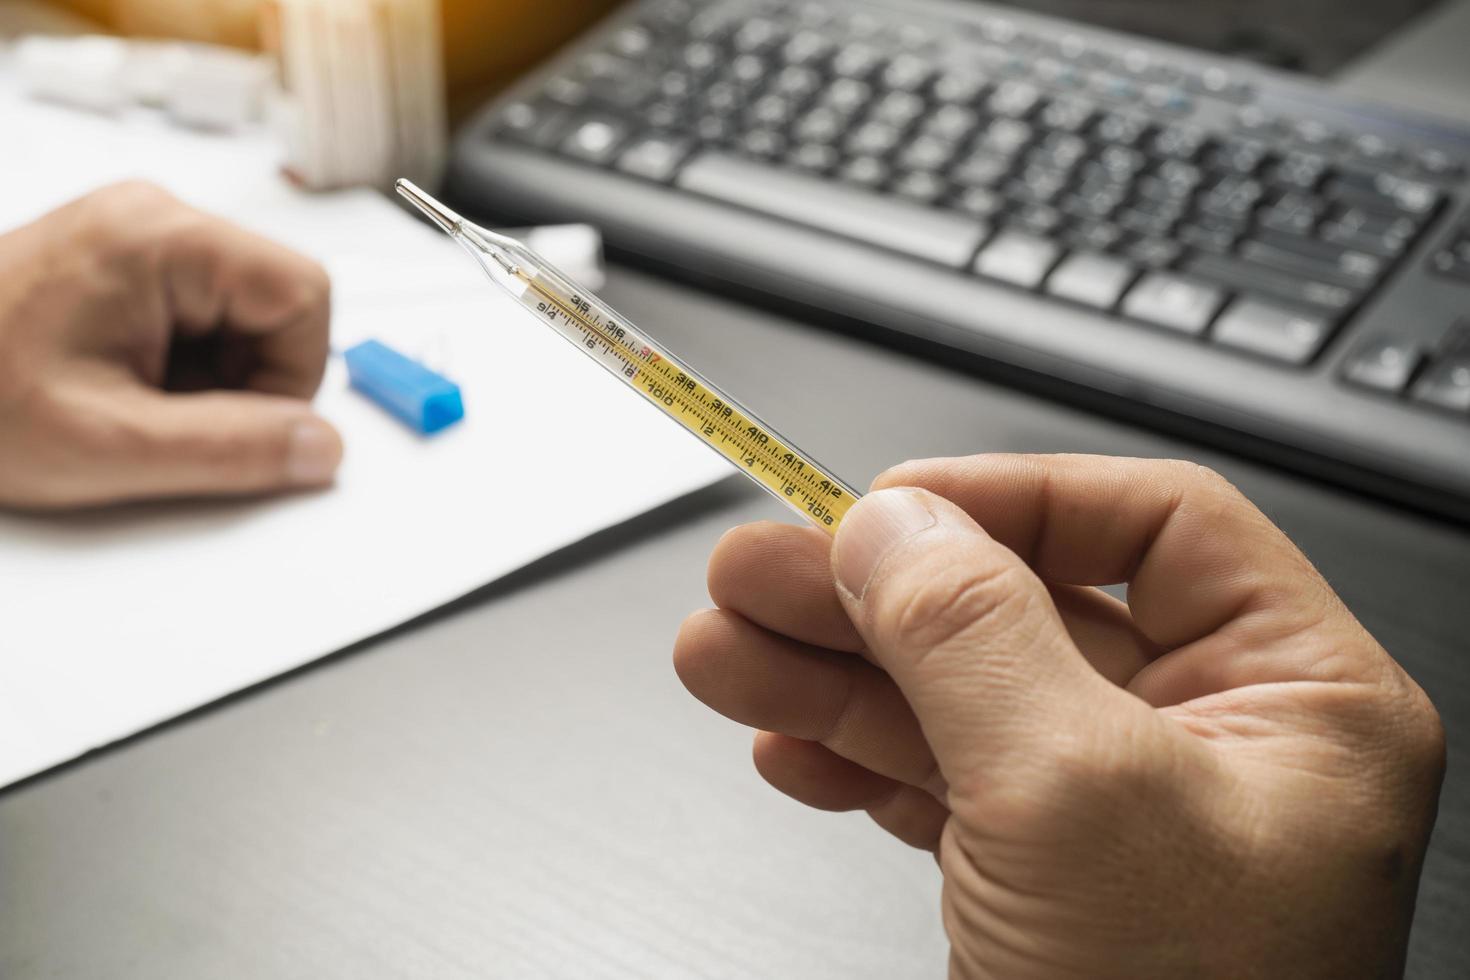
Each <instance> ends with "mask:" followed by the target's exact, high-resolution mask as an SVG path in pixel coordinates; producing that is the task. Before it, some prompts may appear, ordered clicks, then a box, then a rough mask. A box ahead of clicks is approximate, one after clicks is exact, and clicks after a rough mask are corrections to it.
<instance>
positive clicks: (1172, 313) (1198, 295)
mask: <svg viewBox="0 0 1470 980" xmlns="http://www.w3.org/2000/svg"><path fill="white" fill-rule="evenodd" d="M1224 303H1225V293H1224V292H1223V291H1222V290H1220V289H1217V288H1215V287H1214V286H1210V285H1207V284H1205V283H1202V282H1199V281H1197V280H1194V279H1186V278H1184V277H1183V276H1176V275H1172V274H1170V273H1167V272H1151V273H1149V274H1148V275H1146V276H1144V277H1143V279H1142V280H1140V281H1139V283H1138V285H1136V286H1134V287H1133V289H1132V290H1130V291H1129V293H1128V295H1127V297H1125V298H1124V300H1123V314H1124V315H1125V316H1128V317H1131V318H1133V319H1135V320H1140V321H1142V322H1144V323H1151V324H1153V325H1154V326H1158V327H1166V328H1168V329H1170V330H1177V331H1179V332H1180V333H1185V334H1190V335H1191V336H1195V337H1199V336H1203V335H1204V332H1205V330H1206V329H1208V328H1209V325H1210V321H1211V320H1212V319H1214V316H1215V314H1216V313H1218V312H1219V310H1220V307H1221V306H1222V305H1224Z"/></svg>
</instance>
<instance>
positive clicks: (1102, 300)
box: [1046, 252, 1138, 310]
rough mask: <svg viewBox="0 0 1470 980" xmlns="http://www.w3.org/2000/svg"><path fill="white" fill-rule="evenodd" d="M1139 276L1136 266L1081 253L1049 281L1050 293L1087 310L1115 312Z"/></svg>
mask: <svg viewBox="0 0 1470 980" xmlns="http://www.w3.org/2000/svg"><path fill="white" fill-rule="evenodd" d="M1137 274H1138V272H1137V270H1136V269H1134V267H1133V266H1131V265H1129V264H1128V263H1127V262H1124V261H1123V260H1121V259H1116V258H1113V257H1112V256H1108V255H1100V254H1098V253H1096V252H1077V253H1075V254H1073V255H1070V256H1068V257H1067V258H1066V259H1064V260H1063V261H1062V264H1061V265H1059V266H1057V268H1056V271H1055V272H1053V273H1052V274H1051V276H1050V277H1049V278H1048V279H1047V280H1046V291H1047V292H1048V293H1050V294H1051V295H1053V296H1057V297H1059V298H1061V299H1067V300H1071V301H1072V302H1074V303H1081V304H1083V305H1084V306H1091V307H1095V308H1097V309H1099V310H1111V309H1112V308H1113V307H1115V306H1117V305H1118V300H1119V299H1121V298H1122V296H1123V292H1124V290H1126V289H1127V288H1128V286H1129V284H1130V283H1132V282H1133V278H1134V276H1136V275H1137Z"/></svg>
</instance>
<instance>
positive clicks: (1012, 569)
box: [891, 561, 1030, 649]
mask: <svg viewBox="0 0 1470 980" xmlns="http://www.w3.org/2000/svg"><path fill="white" fill-rule="evenodd" d="M901 595H902V598H901V599H900V600H899V601H898V603H897V604H896V605H895V606H894V607H893V613H892V617H891V623H892V626H891V634H892V636H893V639H894V640H895V641H896V642H897V643H899V644H900V645H902V646H904V647H906V648H909V649H933V648H935V647H940V646H943V645H945V644H947V643H949V642H950V641H952V640H954V639H955V638H956V637H958V636H960V635H961V634H964V633H968V632H971V631H983V630H986V629H988V628H992V627H994V628H996V629H1003V628H1004V624H1006V623H1007V622H1009V621H1011V620H1012V619H1013V618H1015V614H1016V613H1017V612H1018V611H1019V607H1021V606H1023V605H1024V604H1025V603H1026V602H1028V601H1029V599H1030V590H1029V589H1027V588H1026V582H1025V581H1024V580H1023V576H1022V575H1021V569H1020V566H1019V565H1018V564H1016V563H1011V562H1002V561H997V562H994V563H993V564H991V565H989V566H988V567H981V568H975V567H970V568H964V569H956V570H945V571H943V572H941V573H940V574H938V575H929V574H926V575H924V577H923V578H922V579H920V580H919V581H918V582H916V583H915V584H914V585H912V587H910V588H907V589H904V590H903V591H902V593H901Z"/></svg>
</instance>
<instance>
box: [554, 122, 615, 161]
mask: <svg viewBox="0 0 1470 980" xmlns="http://www.w3.org/2000/svg"><path fill="white" fill-rule="evenodd" d="M627 137H628V124H627V123H625V122H623V121H622V120H620V119H614V118H613V117H611V116H594V117H591V118H588V119H584V120H583V121H582V122H580V123H578V124H577V125H576V126H575V127H574V128H573V129H572V131H571V132H570V133H568V134H567V137H566V139H564V140H563V141H562V144H561V149H562V152H563V153H565V154H567V155H568V156H573V157H576V158H577V159H579V160H586V161H587V162H588V163H596V164H604V163H609V162H611V161H612V159H613V157H614V156H615V155H616V154H617V152H618V148H619V147H620V146H621V145H622V144H623V141H624V140H626V139H627Z"/></svg>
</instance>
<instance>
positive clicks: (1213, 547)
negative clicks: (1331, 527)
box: [675, 456, 1444, 978]
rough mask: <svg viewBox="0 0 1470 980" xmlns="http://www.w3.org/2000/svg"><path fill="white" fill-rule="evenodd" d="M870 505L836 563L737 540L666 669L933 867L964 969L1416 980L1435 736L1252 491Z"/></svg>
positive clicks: (783, 539)
mask: <svg viewBox="0 0 1470 980" xmlns="http://www.w3.org/2000/svg"><path fill="white" fill-rule="evenodd" d="M884 488H888V489H884ZM875 491H876V492H874V493H872V494H870V495H869V496H868V497H866V498H864V499H863V500H862V501H860V502H859V503H858V504H857V505H856V506H855V507H854V508H853V510H852V511H851V512H850V514H849V515H848V517H847V518H846V519H845V521H844V523H843V526H842V528H841V529H840V531H839V533H838V536H837V539H836V541H835V543H833V542H830V541H829V540H828V539H827V536H826V535H825V534H823V533H822V532H820V531H817V530H815V529H810V528H797V527H789V526H784V525H776V524H758V525H752V526H749V527H743V528H737V529H735V530H734V531H732V532H730V533H729V534H727V535H726V536H725V538H724V539H723V540H721V542H720V544H719V545H718V547H717V548H716V550H715V554H714V556H713V558H712V560H711V563H710V581H709V584H710V593H711V595H712V597H713V598H714V600H715V602H716V604H717V605H718V607H719V608H717V609H714V610H710V611H706V612H702V613H698V614H696V615H694V616H692V617H691V618H690V619H689V620H688V621H686V623H685V624H684V627H683V628H682V630H681V631H680V635H679V638H678V641H677V643H676V648H675V666H676V668H677V670H678V672H679V674H680V676H681V678H682V679H683V680H684V683H685V684H686V685H687V686H688V688H689V689H690V691H691V692H693V693H694V694H695V695H696V696H697V697H699V698H700V699H701V700H703V701H704V702H705V703H707V704H708V705H710V706H711V707H712V708H714V709H715V710H716V711H719V712H721V713H722V714H724V715H726V716H728V717H730V718H731V719H733V720H735V721H738V722H740V723H743V724H746V725H749V726H751V727H754V728H757V729H759V730H760V733H759V734H758V735H757V736H756V741H755V761H756V766H757V768H758V769H759V770H760V772H761V773H762V775H763V776H765V778H766V779H767V780H768V781H769V782H770V783H771V784H772V785H773V786H775V787H776V788H777V789H779V790H781V791H782V792H785V793H787V794H789V795H791V796H793V797H795V798H796V799H798V800H800V801H802V802H804V803H807V804H808V805H811V806H814V807H818V808H821V809H828V810H866V811H867V812H868V813H869V814H871V815H872V817H873V819H874V820H876V821H877V822H878V823H879V824H880V825H881V826H882V827H884V828H885V829H886V830H888V831H889V832H890V833H892V834H893V835H894V836H896V837H898V838H899V839H900V840H902V841H905V842H906V843H909V844H912V845H914V846H916V847H921V848H928V849H931V850H933V851H935V852H936V857H937V859H938V861H939V865H940V868H941V870H942V872H943V875H944V887H943V916H944V922H945V927H946V930H947V932H948V934H949V937H950V941H951V950H952V952H951V976H953V977H965V978H971V977H974V978H979V977H987V978H988V977H1004V978H1028V977H1129V978H1150V977H1221V978H1225V977H1229V978H1252V977H1292V978H1316V977H1322V978H1326V977H1333V978H1343V977H1389V976H1397V975H1400V974H1401V973H1402V970H1403V958H1404V955H1405V950H1406V947H1407V940H1408V931H1409V925H1410V921H1411V919H1412V916H1413V906H1414V897H1415V893H1416V890H1417V885H1418V877H1419V868H1420V865H1421V863H1422V860H1423V856H1424V851H1425V848H1426V846H1427V843H1428V838H1429V833H1430V829H1431V827H1432V825H1433V820H1434V813H1435V807H1436V804H1437V798H1438V792H1439V785H1440V781H1441V779H1442V777H1443V771H1444V737H1443V732H1442V729H1441V727H1440V724H1439V719H1438V716H1437V714H1436V713H1435V711H1434V708H1433V706H1432V705H1431V704H1430V703H1429V701H1428V699H1427V698H1426V697H1425V695H1424V693H1423V692H1422V691H1421V690H1420V689H1419V688H1418V687H1417V686H1416V685H1415V684H1414V682H1413V681H1412V680H1410V679H1409V678H1408V676H1407V675H1406V674H1404V672H1403V671H1402V670H1401V669H1400V668H1399V667H1398V666H1397V664H1395V663H1394V661H1393V660H1392V659H1391V658H1390V657H1389V656H1388V654H1387V653H1386V652H1385V651H1384V650H1383V649H1382V648H1381V647H1380V646H1379V645H1378V644H1377V643H1376V642H1375V641H1374V640H1373V638H1372V637H1371V636H1369V635H1368V633H1367V632H1366V631H1365V630H1364V629H1363V628H1362V627H1361V626H1360V625H1359V624H1358V623H1357V621H1356V620H1355V619H1354V618H1353V617H1352V615H1351V614H1350V613H1349V612H1348V610H1347V609H1346V607H1345V606H1343V604H1342V602H1341V601H1340V600H1339V599H1338V598H1337V596H1336V595H1335V594H1334V593H1333V591H1332V589H1331V588H1330V587H1329V586H1328V585H1327V583H1326V582H1325V581H1324V580H1323V579H1322V577H1321V576H1320V575H1319V574H1318V573H1317V572H1316V570H1315V569H1313V568H1312V566H1311V565H1310V564H1309V563H1308V561H1307V560H1306V558H1305V557H1304V556H1303V555H1302V554H1301V553H1300V552H1299V551H1298V550H1297V549H1296V548H1295V547H1294V546H1293V545H1292V544H1291V542H1290V541H1288V540H1287V539H1286V537H1285V536H1284V535H1283V534H1282V533H1281V532H1280V531H1279V530H1278V529H1277V528H1276V527H1275V526H1274V525H1272V524H1271V522H1270V521H1269V520H1267V519H1266V518H1265V517H1264V516H1263V515H1262V514H1261V513H1260V512H1259V511H1258V510H1256V509H1255V508H1254V507H1253V506H1252V505H1251V504H1250V503H1249V502H1248V501H1247V500H1246V499H1245V498H1244V497H1242V496H1241V495H1240V494H1239V493H1238V492H1237V491H1236V490H1235V489H1234V488H1233V487H1232V486H1230V485H1229V484H1228V483H1226V482H1225V481H1224V480H1223V479H1221V478H1219V477H1218V476H1216V475H1215V474H1213V473H1211V472H1209V471H1207V470H1204V469H1202V468H1200V467H1198V466H1194V465H1191V464H1186V463H1176V462H1159V461H1144V460H1114V459H1106V458H1100V457H1066V456H1060V457H1019V456H979V457H972V458H968V459H957V460H933V461H927V462H917V463H908V464H905V465H903V466H900V467H898V468H896V469H894V470H891V471H890V472H888V473H886V474H884V475H883V476H882V477H880V478H879V480H878V481H877V482H876V484H875ZM1121 582H1126V583H1127V584H1128V602H1127V603H1126V604H1125V603H1123V602H1120V601H1118V600H1116V599H1113V598H1112V597H1110V596H1108V595H1107V594H1105V593H1103V592H1101V591H1099V590H1098V589H1097V588H1095V587H1096V586H1100V585H1108V584H1113V583H1121Z"/></svg>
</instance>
